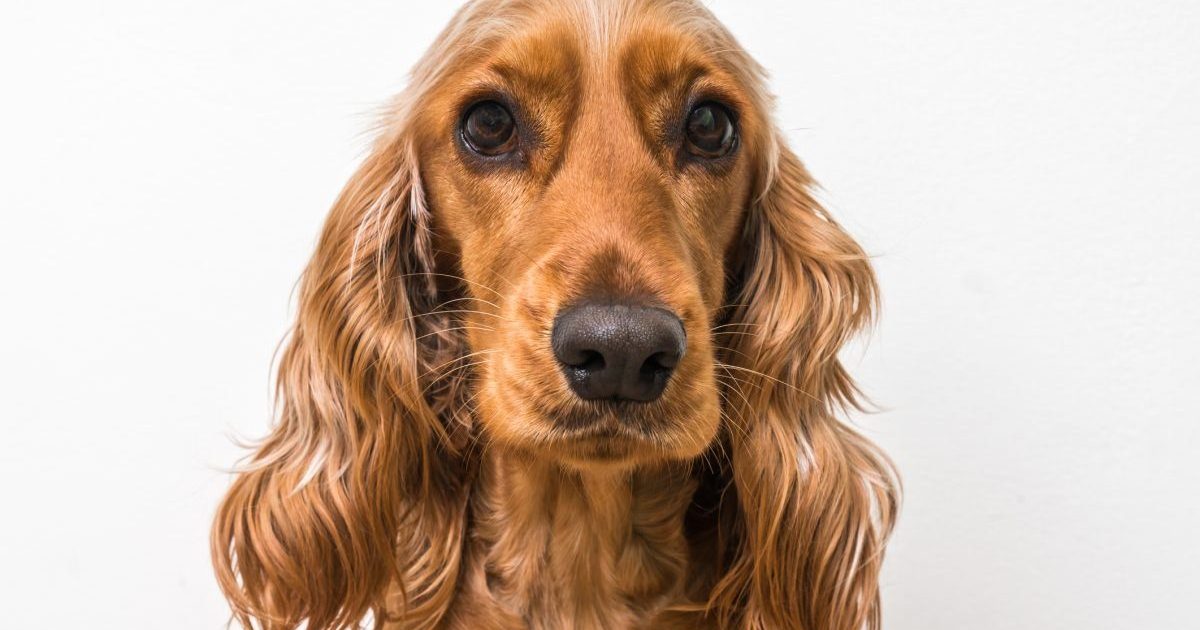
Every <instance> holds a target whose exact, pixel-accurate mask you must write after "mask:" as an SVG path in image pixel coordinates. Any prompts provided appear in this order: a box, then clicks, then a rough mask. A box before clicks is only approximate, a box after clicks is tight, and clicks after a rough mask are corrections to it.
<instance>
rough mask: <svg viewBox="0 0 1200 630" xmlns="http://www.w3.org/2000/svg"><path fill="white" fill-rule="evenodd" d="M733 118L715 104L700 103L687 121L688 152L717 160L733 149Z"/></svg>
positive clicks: (693, 109) (726, 110) (727, 111)
mask: <svg viewBox="0 0 1200 630" xmlns="http://www.w3.org/2000/svg"><path fill="white" fill-rule="evenodd" d="M734 139H735V134H734V129H733V117H732V116H731V115H730V113H729V110H728V109H725V108H724V107H723V106H721V105H718V104H717V103H701V104H699V105H697V106H696V107H694V108H692V111H691V113H690V114H688V119H687V142H688V150H689V151H691V152H692V153H693V154H695V155H698V156H700V157H705V158H719V157H721V156H723V155H725V154H727V153H729V151H730V150H731V149H733V143H734Z"/></svg>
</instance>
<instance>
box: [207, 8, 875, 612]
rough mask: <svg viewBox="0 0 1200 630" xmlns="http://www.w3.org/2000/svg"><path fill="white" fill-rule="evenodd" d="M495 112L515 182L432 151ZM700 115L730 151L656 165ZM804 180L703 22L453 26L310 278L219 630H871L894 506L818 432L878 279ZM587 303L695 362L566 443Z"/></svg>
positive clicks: (861, 446)
mask: <svg viewBox="0 0 1200 630" xmlns="http://www.w3.org/2000/svg"><path fill="white" fill-rule="evenodd" d="M496 94H502V95H503V96H504V97H505V98H508V99H511V100H512V101H513V102H514V103H518V104H519V107H520V111H521V112H522V114H521V116H523V118H522V120H521V121H519V122H521V123H523V124H525V125H526V126H527V127H528V129H529V130H530V133H531V134H535V135H536V142H533V143H531V144H529V145H528V147H526V148H523V149H522V151H523V152H522V154H521V155H520V167H519V168H512V167H507V166H497V165H495V164H489V163H483V162H480V161H478V160H474V159H473V158H471V157H470V156H469V155H467V154H466V152H465V151H463V150H462V148H461V147H459V146H458V145H457V144H456V141H455V133H454V129H455V128H456V126H457V124H458V123H459V120H460V117H461V116H462V112H463V109H464V107H466V106H468V105H469V104H470V103H471V102H472V101H474V100H477V99H478V98H480V97H481V96H488V95H493V96H494V95H496ZM697 98H708V99H720V100H721V101H722V102H724V103H726V104H728V105H729V106H730V107H731V108H732V109H733V110H734V111H736V112H737V115H738V133H739V143H740V144H739V145H738V147H737V150H736V153H734V154H733V155H732V157H731V159H728V160H724V161H722V162H720V163H719V164H715V163H714V164H710V165H703V166H701V165H695V164H691V165H689V164H685V163H683V162H682V161H681V160H682V158H680V156H679V154H678V151H676V150H675V148H673V147H675V146H676V145H674V144H672V142H673V140H672V136H671V133H670V131H669V130H670V129H672V128H673V127H677V126H678V125H677V122H678V121H677V119H678V112H679V111H680V108H681V107H684V106H685V104H686V103H687V102H689V101H693V100H695V99H697ZM811 185H812V182H811V180H810V178H809V176H808V174H807V172H806V171H805V169H804V167H803V166H802V165H801V163H800V162H799V160H798V159H797V158H796V157H795V156H794V155H793V154H792V153H791V152H790V151H789V150H788V149H787V148H786V146H785V144H784V141H783V138H782V135H781V134H780V132H779V131H778V130H777V129H776V128H775V127H774V126H773V125H772V123H771V121H770V99H769V97H768V96H767V93H766V91H765V88H764V84H763V74H762V71H761V69H760V68H759V66H758V65H757V64H756V63H755V62H754V61H753V60H751V59H750V58H749V57H748V56H747V55H746V53H745V52H744V51H743V50H742V49H741V48H740V47H739V46H738V45H737V43H736V42H735V41H734V40H733V39H732V37H731V36H730V35H729V34H728V33H727V32H726V31H725V30H724V29H723V28H722V27H721V26H720V25H719V24H718V23H717V22H716V21H715V19H714V18H713V17H712V16H711V15H710V14H709V13H708V12H707V10H705V9H704V8H702V7H701V6H699V5H698V4H697V3H694V2H690V1H671V0H659V1H655V0H595V1H587V0H572V1H562V0H559V1H551V0H478V1H475V2H471V3H469V4H468V5H467V6H466V7H465V8H464V9H462V10H461V11H460V12H459V14H458V15H457V16H456V17H455V18H454V20H453V21H452V23H451V24H450V25H449V26H448V27H447V29H446V30H445V31H444V32H443V34H442V36H441V37H440V38H439V40H438V41H437V42H436V43H435V44H434V46H433V47H432V48H431V50H430V51H429V52H428V53H427V54H426V56H425V57H424V58H423V59H422V61H421V62H420V63H419V64H418V67H417V69H416V71H415V73H414V75H413V80H412V83H411V85H410V87H409V89H408V90H407V91H406V92H405V93H404V94H403V95H402V96H401V97H400V99H399V100H398V101H397V102H396V103H395V104H394V105H393V106H392V107H391V108H390V109H389V111H388V113H387V115H386V117H385V121H384V128H383V129H382V131H381V134H380V136H379V139H378V141H377V143H376V144H375V146H374V149H373V151H372V152H371V155H370V156H369V157H368V158H367V160H366V161H365V163H364V164H363V165H362V167H361V168H360V169H359V171H358V172H357V173H356V174H355V175H354V177H353V179H352V180H351V181H350V182H349V184H347V186H346V188H345V190H344V191H343V192H342V194H341V196H340V198H339V199H338V200H337V202H336V204H335V205H334V208H333V210H332V212H331V214H330V216H329V219H328V221H327V223H326V225H325V228H324V231H323V233H322V236H321V239H320V242H319V244H318V246H317V249H316V252H315V254H314V255H313V258H312V261H311V263H310V264H309V266H308V269H307V270H306V271H305V274H304V278H303V282H302V286H301V298H300V307H299V313H298V315H297V321H296V325H295V328H294V331H293V333H292V336H291V339H290V340H289V342H288V345H287V348H286V351H285V352H284V354H283V357H282V361H281V366H280V372H279V379H278V387H279V404H280V407H281V409H280V418H279V422H278V424H277V426H276V427H275V428H274V430H273V432H272V433H271V434H270V436H269V437H267V438H266V440H265V441H263V442H262V443H261V445H259V446H258V448H257V450H256V452H255V453H254V454H253V456H252V458H251V459H250V460H249V462H248V464H247V465H246V466H245V468H244V470H243V471H242V472H241V473H240V474H239V475H238V477H237V479H236V481H235V482H234V484H233V487H232V488H231V489H230V491H229V493H228V495H227V496H226V498H225V500H224V501H223V503H222V504H221V506H220V509H219V512H218V514H217V518H216V522H215V525H214V528H213V536H212V543H213V546H212V551H213V561H214V565H215V567H216V571H217V577H218V579H219V581H220V584H221V587H222V588H223V589H224V592H225V594H226V596H227V597H228V598H229V600H230V602H231V603H232V605H233V608H234V611H235V614H236V617H237V619H238V620H239V621H240V622H241V623H243V624H245V625H247V626H250V625H251V624H252V623H258V624H259V625H261V626H263V627H267V628H292V627H296V626H298V625H300V624H301V623H302V622H304V621H307V623H308V627H309V628H341V627H347V626H353V625H355V624H356V623H357V622H359V621H360V620H361V619H362V618H363V617H364V616H365V615H368V614H370V615H372V616H373V618H374V619H375V624H376V625H377V626H382V627H394V628H470V629H477V628H479V629H483V628H497V629H499V628H576V627H577V628H671V627H678V628H695V627H724V628H803V629H805V630H852V629H858V628H863V627H868V628H872V629H875V628H878V627H879V625H880V621H879V593H878V577H879V569H880V565H881V563H882V559H883V547H884V542H885V540H886V538H887V536H888V534H889V532H890V530H891V527H892V524H893V521H894V518H895V514H896V508H897V502H898V494H897V482H896V479H895V476H894V473H893V470H892V468H891V466H890V464H888V462H887V460H886V458H885V457H884V456H883V455H882V454H881V453H880V452H879V451H878V450H877V449H876V448H875V447H874V446H873V445H872V444H870V443H869V442H868V441H867V440H866V439H864V438H862V437H861V436H859V435H858V434H857V433H855V432H854V431H853V430H851V429H850V428H848V427H847V426H845V425H844V424H842V423H840V422H839V421H838V420H837V419H836V415H837V414H838V413H839V412H840V411H841V410H843V409H844V408H845V407H846V406H851V405H856V404H857V403H856V394H857V392H856V389H855V386H854V384H853V382H852V381H851V379H850V377H849V376H848V375H847V373H846V371H845V370H844V368H843V367H842V365H841V364H840V363H839V361H838V358H837V352H838V349H839V348H840V347H841V346H842V344H843V343H844V342H845V341H846V340H847V338H848V337H849V336H851V335H852V334H853V333H854V332H855V331H857V330H858V329H860V328H861V327H862V326H863V325H864V324H866V323H867V322H868V321H869V320H870V318H871V316H872V309H873V306H874V304H875V301H876V288H875V284H874V278H873V275H872V272H871V268H870V266H869V263H868V261H867V259H866V257H865V256H864V254H863V252H862V250H861V249H860V248H859V247H858V245H857V244H856V243H855V242H854V241H853V240H852V239H851V238H850V237H849V236H848V235H847V234H846V233H845V232H844V231H843V230H842V229H841V228H840V227H839V226H838V225H837V224H836V223H835V222H834V221H833V220H832V219H831V218H830V217H829V216H828V215H827V214H826V213H825V211H824V210H822V209H821V208H820V207H819V206H818V204H817V203H816V202H815V201H814V200H813V198H812V196H811V194H810V188H811ZM587 295H607V296H638V297H643V298H647V299H652V300H654V301H655V302H656V303H661V304H664V305H667V306H668V307H670V308H671V309H673V310H674V312H676V313H678V314H679V316H680V317H681V319H682V320H683V322H684V325H685V328H686V333H687V339H688V349H687V353H686V355H685V356H684V357H683V359H682V362H681V363H680V364H679V366H678V367H677V369H676V372H675V374H674V376H672V377H671V379H672V380H671V381H670V385H669V386H668V388H667V389H666V391H665V392H664V394H663V397H662V398H661V399H660V400H657V401H655V402H652V403H648V404H645V405H642V406H640V407H638V408H636V409H634V408H629V409H627V410H626V412H627V414H628V416H627V417H626V416H622V417H621V418H620V419H618V418H617V417H616V415H615V414H613V415H611V417H610V416H606V420H605V421H604V422H600V423H598V424H594V425H589V426H588V427H586V428H584V429H573V428H571V426H570V419H571V418H573V417H575V414H580V413H591V410H590V408H588V407H587V406H586V405H585V404H583V402H582V401H579V400H577V399H575V398H573V397H572V396H571V394H570V391H569V390H568V389H567V388H566V386H565V385H564V383H563V379H562V376H561V375H560V373H559V371H558V369H556V366H555V364H554V358H553V356H552V355H551V354H550V351H549V348H548V345H549V344H548V342H547V338H548V335H549V328H550V325H551V322H552V320H553V318H554V315H555V313H556V312H557V311H558V310H559V309H560V308H561V307H563V306H564V305H566V304H569V303H571V302H572V301H574V300H578V299H580V298H581V297H583V296H587ZM626 412H622V413H626Z"/></svg>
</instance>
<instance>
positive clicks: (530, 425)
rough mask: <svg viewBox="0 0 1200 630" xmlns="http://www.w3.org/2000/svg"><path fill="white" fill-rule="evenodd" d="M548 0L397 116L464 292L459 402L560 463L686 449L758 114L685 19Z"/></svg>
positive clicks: (694, 441) (710, 396)
mask: <svg viewBox="0 0 1200 630" xmlns="http://www.w3.org/2000/svg"><path fill="white" fill-rule="evenodd" d="M579 24H580V20H579V19H577V17H575V19H571V18H568V17H567V16H558V15H556V11H555V10H554V9H553V8H552V6H551V5H547V10H546V11H545V12H543V13H542V14H540V15H539V16H538V17H536V18H534V19H531V20H530V21H529V22H528V23H527V24H524V25H523V28H522V29H521V30H520V31H519V32H516V33H513V34H511V35H510V36H508V37H505V38H503V39H501V40H500V43H499V44H498V45H497V46H496V47H495V49H494V50H489V51H487V52H486V53H485V54H480V55H474V56H470V57H469V58H468V59H467V60H465V61H463V62H462V63H464V67H462V68H460V69H458V70H456V71H455V72H453V73H452V74H453V76H454V77H455V80H454V81H453V82H448V83H445V84H443V85H440V86H438V87H437V89H435V90H433V92H432V94H431V96H430V97H429V98H428V99H427V100H426V102H425V103H424V104H423V105H422V107H421V112H422V114H421V117H420V118H419V119H418V120H417V122H416V124H415V125H414V127H415V129H416V133H417V140H416V147H417V151H418V152H419V153H420V156H421V163H422V172H421V176H422V177H423V179H424V188H425V192H426V195H427V201H428V205H429V208H430V209H431V210H432V213H433V217H434V228H435V233H436V235H437V247H438V248H439V250H441V251H442V252H446V253H447V255H444V256H443V258H449V259H451V260H453V261H456V262H457V264H458V266H459V267H460V269H459V270H458V271H456V273H461V275H462V276H463V279H464V280H465V285H466V291H468V293H469V295H470V296H472V297H473V298H474V299H473V300H470V301H469V302H466V304H467V305H465V306H463V305H460V306H456V307H455V308H458V309H461V310H463V311H468V312H466V313H464V317H463V320H464V321H465V326H466V328H467V333H466V334H467V335H468V339H469V345H470V350H471V351H472V352H475V353H479V354H478V355H477V357H478V358H477V359H472V362H478V365H477V374H478V375H479V378H478V380H477V387H478V391H477V392H475V394H474V395H475V400H476V403H475V404H476V408H477V410H478V413H477V414H476V417H477V418H478V419H479V421H480V422H481V423H483V429H484V431H485V432H486V434H487V437H488V438H489V439H491V440H497V441H500V442H502V443H504V444H506V445H508V446H510V447H516V448H523V449H529V450H535V451H537V452H539V453H543V454H550V455H552V456H554V457H557V458H559V459H560V460H562V461H565V462H568V463H571V464H574V465H584V466H586V465H614V464H615V465H627V464H631V463H636V462H641V461H647V460H654V459H663V458H685V457H692V456H696V455H698V454H700V453H701V452H702V451H703V450H704V449H705V447H706V446H707V445H708V444H709V443H710V442H711V441H712V440H713V438H714V437H715V435H716V432H717V428H718V425H719V422H720V401H719V397H718V396H719V394H718V387H717V383H718V381H717V373H716V370H717V364H716V360H717V359H716V356H715V353H714V344H713V341H712V338H713V334H712V327H713V326H714V325H715V323H716V322H717V320H718V318H719V316H720V314H721V312H722V306H723V304H724V300H725V296H724V293H725V291H724V289H725V285H726V268H727V258H728V257H729V256H731V253H732V249H733V243H734V241H735V239H736V237H737V236H738V234H739V232H740V228H741V225H742V222H743V215H744V208H745V207H746V205H747V203H748V200H749V197H750V195H751V190H752V186H753V181H752V179H753V168H752V164H751V157H750V156H752V155H753V154H754V152H755V150H756V148H757V147H756V145H757V144H758V143H759V136H760V135H761V128H762V127H763V126H764V124H763V121H761V120H760V116H759V113H758V112H756V111H755V110H754V108H753V107H752V106H751V101H750V98H749V97H748V95H747V94H746V93H745V92H744V87H743V86H742V85H740V84H739V82H738V80H737V78H736V76H735V75H734V74H733V73H732V72H729V71H728V70H727V69H725V68H723V67H722V66H721V65H720V64H719V63H718V60H717V59H715V58H714V57H713V56H712V55H710V54H708V53H706V52H705V47H704V46H702V45H701V43H700V42H698V41H696V40H695V39H694V35H690V34H689V33H688V32H687V31H684V30H680V29H678V28H674V27H673V26H672V25H671V24H670V22H669V21H668V20H666V19H655V16H654V15H653V14H648V15H643V16H641V19H640V20H638V21H637V22H634V23H631V24H630V25H629V27H628V28H625V29H622V30H621V31H620V32H605V33H598V32H580V27H579Z"/></svg>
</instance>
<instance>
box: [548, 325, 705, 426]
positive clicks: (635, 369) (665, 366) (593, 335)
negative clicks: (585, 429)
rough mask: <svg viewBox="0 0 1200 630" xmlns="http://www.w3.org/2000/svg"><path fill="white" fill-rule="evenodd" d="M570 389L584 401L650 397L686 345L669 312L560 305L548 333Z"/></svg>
mask: <svg viewBox="0 0 1200 630" xmlns="http://www.w3.org/2000/svg"><path fill="white" fill-rule="evenodd" d="M550 343H551V346H552V347H553V349H554V356H555V358H556V359H558V362H559V365H560V367H561V368H562V371H563V374H565V375H566V377H567V382H568V383H570V385H571V389H572V390H574V391H575V393H576V394H577V395H578V396H579V397H580V398H583V399H584V400H616V401H621V400H630V401H638V402H650V401H652V400H655V399H657V398H658V397H659V396H661V395H662V392H663V389H665V388H666V386H667V379H668V378H670V376H671V372H673V371H674V370H675V366H676V365H678V363H679V360H680V359H681V358H683V353H684V351H685V350H686V349H687V336H686V335H685V334H684V330H683V322H682V321H680V319H679V318H678V317H676V316H675V314H674V313H671V312H670V311H667V310H665V309H662V308H658V307H653V306H640V305H635V304H583V305H579V306H573V307H570V308H567V309H564V310H563V311H561V312H560V313H559V314H558V317H557V318H556V319H555V320H554V328H553V331H552V332H551V334H550Z"/></svg>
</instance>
